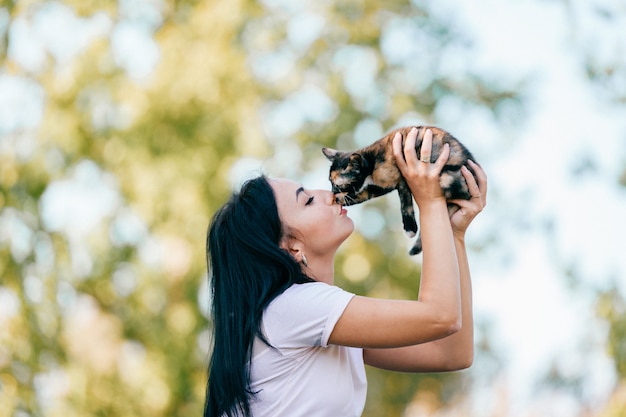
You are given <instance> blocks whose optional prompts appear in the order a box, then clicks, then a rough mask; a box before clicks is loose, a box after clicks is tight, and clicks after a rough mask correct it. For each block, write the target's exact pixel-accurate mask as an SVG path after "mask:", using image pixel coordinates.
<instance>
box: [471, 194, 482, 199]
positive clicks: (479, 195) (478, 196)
mask: <svg viewBox="0 0 626 417" xmlns="http://www.w3.org/2000/svg"><path fill="white" fill-rule="evenodd" d="M482 196H483V195H482V194H480V193H478V194H477V195H473V196H472V198H480V197H482Z"/></svg>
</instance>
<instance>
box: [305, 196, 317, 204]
mask: <svg viewBox="0 0 626 417" xmlns="http://www.w3.org/2000/svg"><path fill="white" fill-rule="evenodd" d="M314 199H315V197H314V196H311V197H309V198H308V200H306V203H304V205H305V206H308V205H310V204H311V203H313V200H314Z"/></svg>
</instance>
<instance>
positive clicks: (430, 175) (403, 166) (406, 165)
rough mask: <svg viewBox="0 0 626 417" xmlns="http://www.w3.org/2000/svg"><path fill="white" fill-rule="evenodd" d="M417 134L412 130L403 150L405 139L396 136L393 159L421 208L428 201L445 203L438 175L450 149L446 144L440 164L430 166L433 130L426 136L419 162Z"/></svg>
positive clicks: (436, 162) (439, 159) (438, 162)
mask: <svg viewBox="0 0 626 417" xmlns="http://www.w3.org/2000/svg"><path fill="white" fill-rule="evenodd" d="M417 134H418V130H417V128H413V129H411V131H410V132H409V134H408V135H407V137H406V140H405V141H404V149H403V148H402V135H401V134H400V133H396V135H395V136H394V138H393V155H394V156H395V158H396V165H397V166H398V168H399V169H400V172H401V173H402V176H403V177H404V179H405V180H406V182H407V184H408V186H409V188H410V189H411V192H412V193H413V197H414V198H415V202H416V203H417V205H418V206H419V205H421V204H424V203H427V202H429V201H436V200H442V199H444V196H443V192H442V190H441V185H440V184H439V174H441V170H442V168H443V167H444V165H445V164H446V162H447V161H448V157H449V156H450V146H449V145H448V144H445V145H444V147H443V149H442V151H441V154H440V155H439V158H437V161H435V162H434V163H430V158H431V152H432V143H433V134H432V132H431V131H430V129H428V130H426V132H425V133H424V138H423V139H422V146H421V150H420V157H419V158H418V156H417V151H416V149H415V143H416V140H417Z"/></svg>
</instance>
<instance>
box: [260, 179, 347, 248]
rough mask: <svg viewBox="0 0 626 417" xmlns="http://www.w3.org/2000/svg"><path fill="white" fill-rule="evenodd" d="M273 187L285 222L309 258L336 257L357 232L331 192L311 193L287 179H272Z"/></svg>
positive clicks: (313, 191)
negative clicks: (344, 242)
mask: <svg viewBox="0 0 626 417" xmlns="http://www.w3.org/2000/svg"><path fill="white" fill-rule="evenodd" d="M270 185H271V186H272V188H273V190H274V195H275V196H276V204H277V206H278V213H279V215H280V219H281V221H282V223H283V224H284V225H286V226H287V227H288V228H290V229H292V230H294V231H295V232H296V238H297V239H298V240H299V241H300V242H301V243H302V244H303V245H304V249H303V250H304V253H305V254H306V256H307V258H308V257H311V256H316V255H317V256H324V255H328V254H334V252H335V251H336V250H337V248H338V247H339V245H341V243H342V242H343V241H344V240H346V238H347V237H348V236H350V234H351V233H352V231H353V230H354V224H353V223H352V219H350V218H349V217H348V216H347V210H346V209H344V208H343V207H342V206H341V205H339V204H337V203H335V196H334V195H333V193H332V192H330V191H325V190H309V189H306V188H304V187H302V185H300V184H298V183H296V182H294V181H290V180H286V179H272V180H270Z"/></svg>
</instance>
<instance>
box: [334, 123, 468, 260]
mask: <svg viewBox="0 0 626 417" xmlns="http://www.w3.org/2000/svg"><path fill="white" fill-rule="evenodd" d="M411 129H412V126H409V127H404V128H400V129H396V130H393V131H392V132H390V133H388V134H387V135H386V136H385V137H383V138H381V139H379V140H377V141H376V142H374V143H372V144H371V145H369V146H367V147H365V148H362V149H359V150H356V151H354V152H342V151H338V150H335V149H331V148H323V149H322V152H323V153H324V155H326V157H327V158H328V159H329V160H330V161H331V162H332V164H331V167H330V174H329V179H330V182H331V184H332V190H333V192H334V193H335V198H336V200H337V202H338V203H340V204H343V205H345V206H350V205H353V204H359V203H362V202H364V201H366V200H369V199H371V198H374V197H378V196H381V195H384V194H387V193H388V192H390V191H392V190H398V196H399V197H400V210H401V212H402V223H403V225H404V230H405V231H406V233H407V234H408V235H409V237H413V236H415V234H416V233H417V222H416V221H415V211H414V209H413V196H412V194H411V190H410V189H409V186H408V185H407V183H406V181H405V180H404V178H403V177H402V174H401V173H400V170H399V169H398V167H397V166H396V161H395V157H394V156H393V149H392V139H393V137H394V136H395V134H396V132H400V133H401V134H402V138H403V141H404V139H405V138H406V136H407V135H408V133H409V131H410V130H411ZM417 129H418V137H417V141H416V143H415V146H416V149H417V155H418V157H419V154H420V149H421V146H422V139H423V137H424V133H425V132H426V130H427V129H430V130H431V131H432V133H433V146H432V155H431V159H430V160H431V162H434V161H436V160H437V158H438V157H439V154H440V153H441V149H442V147H443V144H444V143H448V144H450V157H449V158H448V162H447V163H446V165H445V166H444V167H443V169H442V171H441V177H440V181H439V182H440V184H441V188H442V190H443V194H444V196H445V197H446V199H448V200H449V199H465V200H469V199H470V197H471V196H470V193H469V189H468V187H467V183H466V182H465V178H463V175H462V174H461V167H462V166H463V165H466V166H467V160H468V159H471V160H472V161H475V159H474V157H473V156H472V154H471V153H470V152H469V151H468V150H467V148H466V147H465V146H463V144H461V142H459V141H458V140H457V139H456V138H454V137H453V136H452V135H451V134H450V133H448V132H446V131H444V130H442V129H439V128H437V127H431V126H417ZM468 168H469V169H470V171H471V168H470V167H469V166H468ZM472 173H473V172H472ZM458 209H459V207H458V206H457V205H455V204H448V211H449V212H450V214H452V213H454V212H455V211H457V210H458ZM421 251H422V240H421V236H420V235H418V238H417V240H416V242H415V244H414V245H413V247H412V248H411V250H410V252H409V253H410V254H411V255H416V254H418V253H420V252H421Z"/></svg>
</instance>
